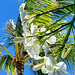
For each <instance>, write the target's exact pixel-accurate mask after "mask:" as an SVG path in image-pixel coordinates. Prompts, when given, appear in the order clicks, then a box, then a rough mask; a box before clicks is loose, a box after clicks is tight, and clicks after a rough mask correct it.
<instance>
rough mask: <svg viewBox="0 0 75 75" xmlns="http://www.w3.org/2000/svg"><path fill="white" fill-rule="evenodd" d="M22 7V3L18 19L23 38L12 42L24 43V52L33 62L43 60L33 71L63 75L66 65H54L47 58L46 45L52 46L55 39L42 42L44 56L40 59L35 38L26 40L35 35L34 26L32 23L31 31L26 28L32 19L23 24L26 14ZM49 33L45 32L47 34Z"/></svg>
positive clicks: (38, 46) (53, 37) (49, 57)
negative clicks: (21, 27) (20, 23)
mask: <svg viewBox="0 0 75 75" xmlns="http://www.w3.org/2000/svg"><path fill="white" fill-rule="evenodd" d="M24 7H25V3H23V4H22V5H21V6H20V7H19V12H20V19H21V21H22V26H23V31H24V33H23V36H24V37H16V38H15V39H14V42H16V43H24V46H25V48H26V51H27V52H28V54H29V56H30V57H31V58H33V59H35V60H41V59H43V60H44V62H42V63H41V64H38V65H35V66H33V70H34V71H37V70H40V69H41V71H42V72H43V73H44V74H48V75H63V74H62V72H63V71H64V70H66V64H65V63H64V62H59V63H57V64H56V62H55V59H54V57H52V56H48V55H47V54H48V51H49V45H48V44H54V43H55V42H56V37H55V36H51V37H50V38H49V39H47V40H46V41H45V42H44V45H43V46H42V49H43V50H44V53H45V56H43V57H41V56H39V54H40V51H41V50H40V47H41V46H40V43H39V42H38V43H34V41H35V40H36V38H35V37H32V38H29V39H26V37H27V36H31V35H35V34H36V28H37V26H36V25H33V23H32V24H31V31H29V29H28V27H27V23H31V22H32V21H33V20H34V18H32V19H30V20H28V21H27V22H25V19H27V12H26V11H24ZM44 30H45V28H42V29H41V30H40V31H44ZM49 32H50V31H48V32H46V33H49Z"/></svg>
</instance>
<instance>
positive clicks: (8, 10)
mask: <svg viewBox="0 0 75 75" xmlns="http://www.w3.org/2000/svg"><path fill="white" fill-rule="evenodd" d="M22 1H23V0H20V2H22ZM18 15H19V10H18V0H0V43H1V42H2V39H1V37H3V35H2V32H3V30H2V28H3V27H4V26H5V23H6V22H7V21H8V20H9V19H13V20H14V22H15V23H16V20H17V17H18ZM29 69H30V67H29V66H28V65H26V66H25V71H24V73H25V74H27V75H30V71H29ZM0 75H7V74H6V72H5V71H4V70H2V71H0Z"/></svg>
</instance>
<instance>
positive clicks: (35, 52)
mask: <svg viewBox="0 0 75 75" xmlns="http://www.w3.org/2000/svg"><path fill="white" fill-rule="evenodd" d="M26 46H27V47H26V49H27V52H28V54H29V55H30V57H31V58H34V59H35V60H40V59H42V57H41V56H39V53H40V45H39V44H35V45H34V46H32V44H27V45H26Z"/></svg>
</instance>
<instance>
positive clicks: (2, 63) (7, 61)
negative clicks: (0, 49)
mask: <svg viewBox="0 0 75 75" xmlns="http://www.w3.org/2000/svg"><path fill="white" fill-rule="evenodd" d="M12 60H13V59H12V58H11V57H10V56H9V55H3V56H1V57H0V69H2V68H3V69H4V70H7V72H10V71H11V73H12V74H13V72H14V68H15V67H14V65H13V64H12V63H11V62H12Z"/></svg>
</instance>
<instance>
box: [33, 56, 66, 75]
mask: <svg viewBox="0 0 75 75" xmlns="http://www.w3.org/2000/svg"><path fill="white" fill-rule="evenodd" d="M43 58H44V63H41V64H38V65H35V66H33V70H34V71H37V70H40V69H41V71H42V72H43V73H44V74H48V75H63V74H62V72H64V70H66V64H65V63H64V62H59V63H57V64H56V62H55V59H54V58H53V57H51V56H50V57H43Z"/></svg>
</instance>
